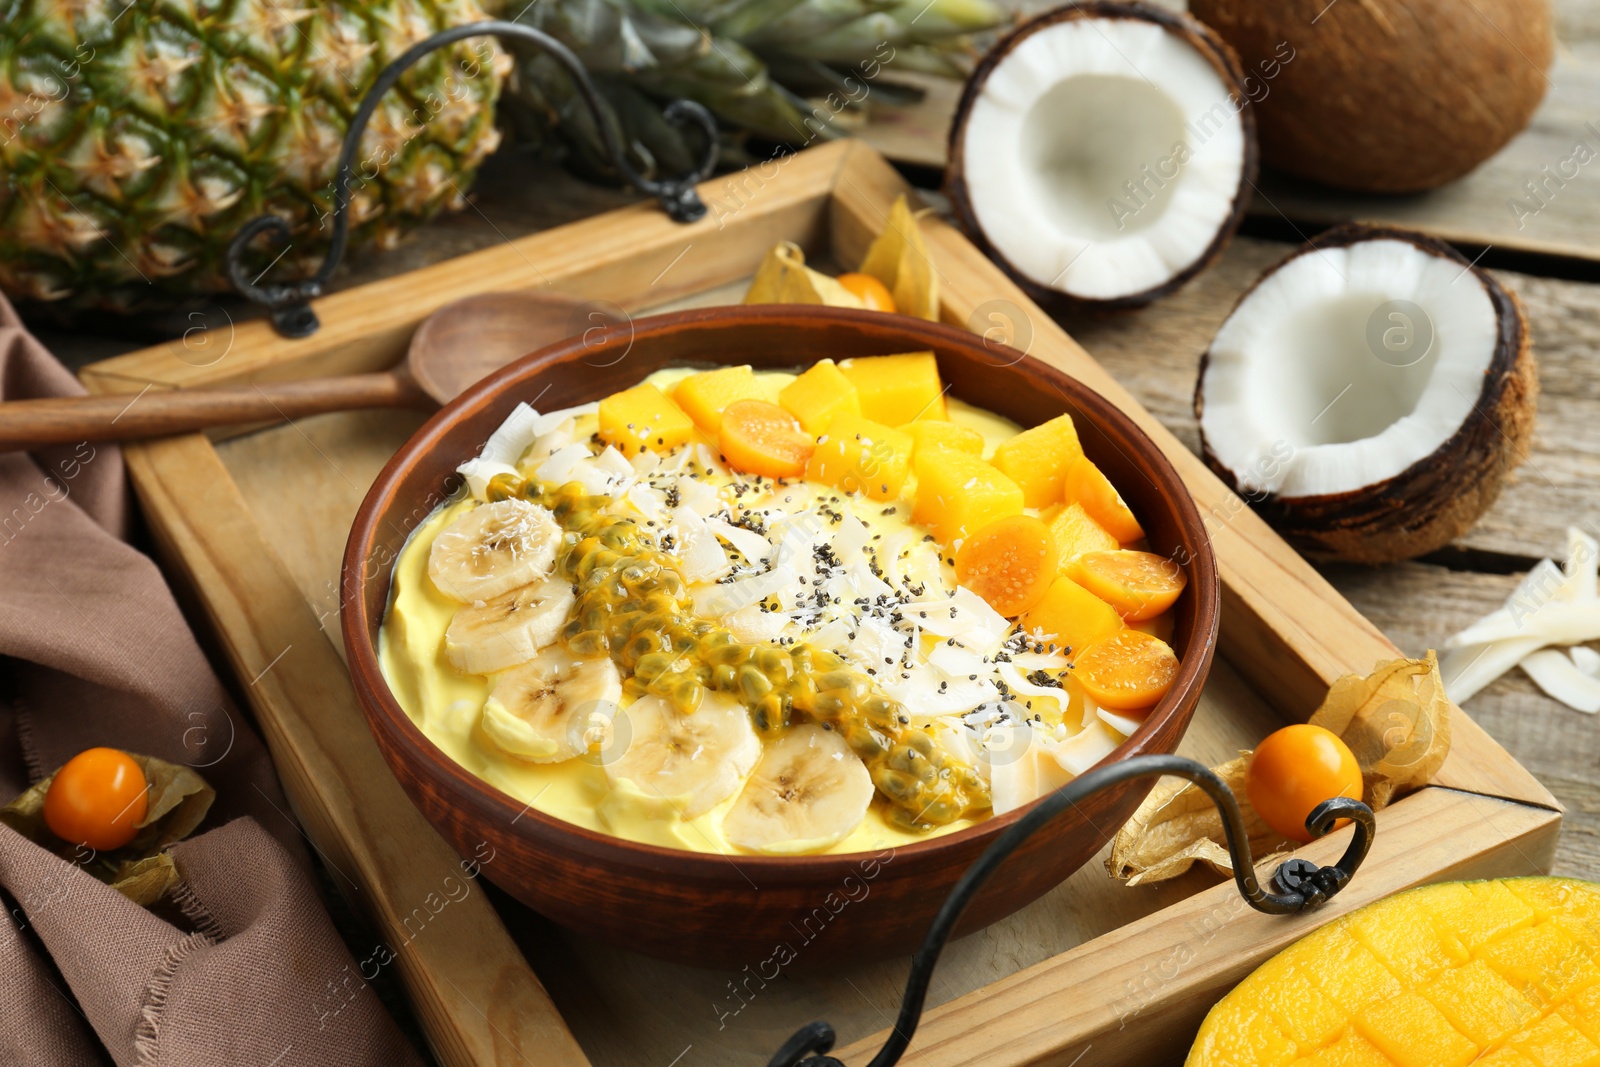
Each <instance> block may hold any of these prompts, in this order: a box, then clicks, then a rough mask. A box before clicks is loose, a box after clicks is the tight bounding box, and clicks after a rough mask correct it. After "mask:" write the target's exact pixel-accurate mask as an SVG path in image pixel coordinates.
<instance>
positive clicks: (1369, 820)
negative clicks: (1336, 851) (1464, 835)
mask: <svg viewBox="0 0 1600 1067" xmlns="http://www.w3.org/2000/svg"><path fill="white" fill-rule="evenodd" d="M1162 774H1171V775H1176V776H1177V777H1179V778H1187V779H1188V780H1189V781H1191V782H1193V783H1194V784H1195V785H1197V786H1199V787H1200V788H1201V789H1203V790H1205V793H1206V795H1207V796H1209V797H1210V798H1211V801H1212V803H1214V804H1216V806H1217V809H1218V810H1219V811H1221V812H1222V828H1223V832H1224V833H1225V834H1226V835H1227V839H1228V855H1229V856H1230V857H1231V858H1232V860H1233V880H1234V883H1235V884H1236V885H1237V886H1238V887H1239V892H1240V894H1241V895H1243V897H1244V899H1245V900H1246V901H1247V902H1248V903H1249V904H1250V906H1251V907H1252V908H1254V909H1256V910H1257V911H1261V912H1266V913H1267V914H1269V915H1294V914H1297V913H1299V912H1302V911H1307V910H1309V909H1311V908H1315V907H1318V906H1320V905H1322V904H1323V903H1325V902H1326V901H1327V900H1328V898H1329V897H1331V896H1333V895H1334V894H1335V893H1337V892H1339V890H1341V889H1343V888H1344V887H1345V885H1346V884H1347V883H1348V882H1349V881H1350V879H1351V877H1352V876H1354V874H1355V873H1356V868H1358V867H1360V866H1361V861H1362V860H1364V859H1366V856H1367V850H1368V849H1369V848H1371V847H1372V835H1373V833H1374V832H1375V830H1376V823H1375V820H1374V819H1373V817H1372V809H1371V808H1369V807H1367V806H1366V805H1365V804H1363V803H1362V802H1361V801H1359V800H1352V799H1350V798H1348V797H1335V798H1334V799H1332V800H1325V801H1323V802H1322V803H1321V804H1318V805H1317V806H1316V808H1315V809H1314V810H1313V811H1312V812H1311V814H1310V815H1309V816H1307V818H1306V829H1307V830H1309V831H1310V832H1311V835H1312V836H1313V837H1321V836H1322V835H1323V834H1325V833H1327V832H1328V831H1329V830H1331V829H1332V828H1333V825H1334V823H1335V822H1337V821H1338V820H1339V819H1349V820H1350V821H1351V822H1353V823H1354V824H1355V835H1354V837H1352V838H1351V841H1350V847H1349V848H1347V849H1345V851H1344V855H1343V856H1341V857H1340V858H1339V862H1338V863H1336V864H1335V865H1334V866H1332V867H1319V866H1317V865H1316V864H1315V863H1312V862H1311V861H1310V860H1305V859H1291V860H1287V861H1285V862H1284V863H1283V864H1281V865H1279V867H1278V869H1277V871H1276V872H1274V874H1273V881H1274V882H1275V883H1276V885H1277V888H1278V889H1280V890H1282V892H1273V891H1271V890H1268V889H1264V888H1262V886H1261V884H1260V883H1259V882H1257V881H1256V874H1255V865H1254V863H1253V862H1252V860H1251V856H1250V839H1249V835H1248V834H1247V833H1246V832H1245V828H1244V817H1243V816H1242V815H1240V813H1239V804H1238V802H1237V801H1236V800H1235V799H1234V796H1233V793H1232V791H1230V790H1229V789H1228V786H1227V784H1226V783H1225V782H1223V780H1222V779H1221V778H1218V777H1217V776H1216V775H1215V774H1213V773H1212V772H1211V770H1210V768H1208V767H1206V766H1204V765H1203V764H1199V763H1196V762H1195V761H1194V760H1191V759H1184V758H1183V757H1182V756H1133V757H1130V758H1128V759H1125V760H1121V761H1119V762H1117V763H1113V764H1111V765H1110V766H1109V767H1102V768H1100V769H1099V770H1093V771H1090V772H1088V773H1087V774H1084V775H1081V776H1079V777H1077V778H1074V779H1073V780H1072V781H1070V782H1068V783H1067V784H1066V785H1064V786H1062V787H1061V788H1060V789H1057V790H1056V791H1055V792H1054V793H1051V794H1050V795H1049V796H1047V797H1045V798H1044V799H1043V800H1041V801H1040V802H1039V803H1038V805H1037V806H1036V807H1034V809H1033V810H1032V811H1030V812H1028V813H1027V814H1026V815H1024V816H1023V817H1022V818H1021V819H1018V820H1017V822H1016V823H1015V824H1013V825H1012V826H1010V827H1009V828H1008V829H1007V830H1006V832H1005V833H1003V834H1001V835H1000V836H999V837H998V838H996V839H995V842H994V844H992V845H990V846H989V848H988V849H987V850H986V851H985V852H984V854H983V855H981V856H979V857H978V859H977V861H976V862H974V863H973V864H972V866H971V867H968V868H967V871H966V873H965V874H963V875H962V876H961V880H960V881H959V882H957V883H956V885H955V888H954V889H952V890H950V895H949V896H948V897H946V898H945V902H944V904H942V905H941V906H940V908H939V913H938V914H937V915H935V916H934V918H933V925H932V926H930V927H929V928H928V933H927V935H926V936H925V937H924V938H923V939H922V947H921V948H919V949H917V954H916V955H915V956H914V957H912V960H911V974H910V976H909V977H907V979H906V991H905V996H904V997H903V998H902V999H901V1001H900V1014H899V1016H898V1017H897V1018H896V1019H895V1023H894V1029H893V1030H892V1031H891V1032H890V1034H889V1040H888V1041H886V1042H884V1045H883V1048H881V1049H879V1050H878V1054H877V1055H876V1056H874V1057H873V1058H872V1062H871V1063H870V1064H869V1065H868V1067H891V1065H892V1064H894V1063H897V1062H898V1061H899V1059H900V1057H901V1055H902V1054H904V1052H905V1050H906V1046H908V1045H909V1044H911V1036H912V1035H913V1034H915V1033H916V1031H917V1022H918V1021H919V1020H920V1019H921V1018H922V1007H923V1003H924V1002H925V1001H926V999H927V996H928V983H929V982H931V981H932V980H933V968H934V966H935V964H937V963H938V962H939V953H940V952H941V951H943V949H944V946H945V942H946V941H948V940H950V932H951V930H953V929H954V928H955V925H956V920H958V919H960V918H961V913H962V911H964V910H965V909H966V906H967V905H968V904H969V903H970V902H971V901H972V898H973V897H974V896H976V895H977V892H978V890H979V889H980V888H982V886H983V884H984V883H985V882H986V881H988V880H989V876H990V875H992V874H994V872H995V870H996V869H997V868H999V866H1000V865H1001V864H1002V863H1004V862H1005V860H1006V858H1007V857H1008V856H1010V855H1011V853H1012V852H1014V851H1015V850H1016V848H1017V846H1018V845H1020V844H1022V842H1024V841H1026V840H1027V839H1028V838H1029V837H1031V836H1032V835H1033V834H1034V833H1035V832H1036V831H1037V830H1038V829H1039V828H1040V827H1042V826H1044V825H1046V824H1047V823H1049V822H1050V821H1051V820H1052V819H1054V818H1055V817H1056V816H1058V815H1060V814H1061V813H1062V812H1063V811H1065V810H1066V809H1068V808H1071V807H1074V806H1075V805H1077V804H1078V803H1079V802H1081V801H1083V800H1085V799H1087V798H1088V797H1089V796H1091V795H1092V794H1094V793H1098V792H1100V791H1101V790H1103V789H1108V788H1110V787H1111V786H1114V785H1118V784H1120V783H1122V782H1126V781H1129V780H1131V779H1134V778H1152V777H1155V776H1157V775H1162ZM833 1043H834V1032H833V1027H831V1026H829V1025H828V1024H827V1023H825V1022H815V1023H807V1024H806V1025H805V1026H802V1027H801V1028H800V1029H799V1030H796V1031H795V1032H794V1036H792V1037H790V1038H789V1040H788V1041H786V1042H784V1044H783V1047H782V1048H780V1049H779V1050H778V1053H777V1055H775V1056H773V1057H772V1059H771V1060H770V1061H769V1062H768V1067H844V1065H843V1064H841V1063H840V1062H839V1060H837V1059H835V1058H834V1057H832V1056H830V1055H828V1052H829V1051H830V1050H831V1049H832V1048H833Z"/></svg>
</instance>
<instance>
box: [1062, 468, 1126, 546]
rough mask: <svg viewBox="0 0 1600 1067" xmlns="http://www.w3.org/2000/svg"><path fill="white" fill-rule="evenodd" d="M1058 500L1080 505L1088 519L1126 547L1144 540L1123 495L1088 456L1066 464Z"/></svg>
mask: <svg viewBox="0 0 1600 1067" xmlns="http://www.w3.org/2000/svg"><path fill="white" fill-rule="evenodd" d="M1061 498H1062V499H1063V500H1065V501H1067V503H1069V504H1070V503H1072V502H1074V501H1076V502H1077V503H1079V504H1082V505H1083V510H1084V511H1087V512H1088V513H1089V517H1090V518H1092V519H1094V521H1095V522H1097V523H1099V524H1100V526H1101V528H1103V529H1104V530H1105V531H1106V532H1107V533H1109V534H1110V535H1111V536H1112V537H1115V538H1116V539H1117V540H1118V541H1120V542H1122V543H1123V544H1125V545H1126V544H1131V543H1133V542H1134V541H1137V540H1139V539H1140V538H1141V537H1143V536H1144V529H1143V528H1142V527H1141V526H1140V525H1139V520H1138V519H1137V518H1135V517H1134V514H1133V511H1132V510H1131V509H1129V507H1128V505H1127V503H1126V502H1125V501H1124V500H1123V499H1122V494H1121V493H1119V492H1117V487H1116V486H1114V485H1112V484H1111V479H1109V478H1107V477H1106V476H1105V473H1104V472H1103V471H1101V469H1100V468H1099V467H1097V466H1095V465H1094V463H1093V461H1091V460H1090V459H1089V458H1088V457H1087V456H1079V457H1077V458H1076V459H1074V460H1073V461H1072V462H1071V463H1069V464H1067V472H1066V475H1065V476H1064V477H1063V478H1062V480H1061Z"/></svg>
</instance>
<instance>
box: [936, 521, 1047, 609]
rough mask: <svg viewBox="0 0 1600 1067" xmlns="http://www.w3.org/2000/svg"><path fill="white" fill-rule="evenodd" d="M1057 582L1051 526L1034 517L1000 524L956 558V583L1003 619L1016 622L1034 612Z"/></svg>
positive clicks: (976, 538)
mask: <svg viewBox="0 0 1600 1067" xmlns="http://www.w3.org/2000/svg"><path fill="white" fill-rule="evenodd" d="M1055 579H1056V546H1055V541H1054V540H1053V539H1052V538H1051V536H1050V527H1049V526H1047V525H1045V523H1044V521H1043V520H1041V519H1036V518H1034V517H1033V516H1032V515H1008V516H1006V517H1005V518H1003V519H996V520H995V521H994V522H991V523H990V524H989V525H987V526H985V527H983V528H982V529H980V530H979V531H978V532H977V533H975V534H973V535H972V536H971V537H969V538H967V540H966V541H965V542H964V543H963V544H962V545H961V550H960V551H959V552H957V553H956V580H957V581H959V582H960V583H961V584H962V585H964V586H966V587H967V588H968V589H970V590H972V591H973V592H974V593H977V594H978V595H979V596H981V597H983V599H984V600H986V601H988V602H989V606H990V607H992V608H994V610H996V611H998V612H999V613H1000V614H1002V615H1006V616H1011V617H1015V616H1018V615H1021V614H1022V613H1023V612H1025V611H1027V610H1028V609H1029V608H1031V607H1033V606H1034V605H1035V604H1037V603H1038V602H1039V601H1040V600H1042V599H1044V595H1045V593H1047V592H1049V590H1050V585H1051V583H1052V582H1054V581H1055Z"/></svg>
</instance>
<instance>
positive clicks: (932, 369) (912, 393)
mask: <svg viewBox="0 0 1600 1067" xmlns="http://www.w3.org/2000/svg"><path fill="white" fill-rule="evenodd" d="M839 369H840V370H841V371H843V372H844V376H845V377H846V378H849V379H850V381H852V382H853V383H855V387H856V391H857V392H858V393H859V394H860V395H861V414H863V415H865V416H866V417H867V418H869V419H872V420H874V421H875V422H881V423H883V424H884V425H885V426H904V425H905V424H906V423H908V422H913V421H915V420H917V419H945V418H948V417H949V416H948V414H947V413H946V411H945V403H944V382H943V381H941V380H940V379H939V364H938V363H937V362H936V361H935V360H934V358H933V353H932V352H908V353H906V354H904V355H899V356H863V357H860V358H857V359H847V360H845V361H844V362H843V363H841V364H839Z"/></svg>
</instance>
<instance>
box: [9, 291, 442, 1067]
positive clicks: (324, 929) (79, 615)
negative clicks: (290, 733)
mask: <svg viewBox="0 0 1600 1067" xmlns="http://www.w3.org/2000/svg"><path fill="white" fill-rule="evenodd" d="M82 392H83V390H82V388H81V387H80V386H79V385H78V383H77V382H76V381H75V380H74V379H73V377H72V375H71V374H69V373H68V372H67V370H66V369H65V368H64V367H62V366H61V364H60V363H58V362H56V360H55V359H54V358H53V357H52V356H51V355H50V354H49V353H48V352H47V351H45V349H44V348H43V346H41V345H40V344H39V343H38V342H37V341H36V340H34V339H33V338H32V337H31V336H29V335H28V333H27V332H26V331H25V330H24V329H23V328H22V326H21V324H20V323H19V321H18V319H17V317H16V314H15V312H14V311H13V310H12V309H11V306H10V305H9V304H8V303H6V302H5V300H4V298H3V297H0V398H4V399H7V400H15V399H23V398H27V397H35V396H63V395H71V394H79V393H82ZM128 508H129V501H128V492H127V488H126V485H125V483H124V480H123V468H122V457H121V454H120V453H119V452H118V450H117V449H116V448H113V447H110V446H107V445H99V444H88V443H84V444H78V445H64V446H58V447H54V448H49V449H41V450H39V451H37V452H35V453H33V454H31V455H24V454H20V453H12V454H0V804H4V803H6V802H7V801H9V800H11V799H12V798H13V797H15V796H17V795H18V794H19V793H21V792H23V791H24V790H25V789H26V788H27V787H28V786H29V785H30V784H31V783H32V782H35V781H37V780H38V779H39V778H41V777H43V776H44V775H46V774H49V773H50V772H52V771H53V770H54V769H55V768H57V767H59V766H60V765H61V764H62V763H65V762H66V761H67V760H68V759H70V758H71V757H72V756H74V755H76V754H77V753H78V752H80V751H81V750H83V749H85V748H90V747H93V746H95V745H109V746H111V747H114V748H121V749H126V750H128V751H131V752H139V753H143V754H145V755H150V756H156V757H159V758H161V759H165V760H168V761H170V762H173V763H179V764H187V765H189V766H191V767H194V768H195V769H196V770H198V771H199V773H200V774H202V775H203V776H204V777H205V778H206V780H207V781H209V782H210V783H211V785H212V786H213V787H214V788H215V789H216V791H217V801H216V804H215V806H214V807H213V808H212V811H211V815H210V817H209V818H208V819H207V820H206V823H205V826H204V828H203V829H204V831H205V832H202V833H200V834H198V835H197V836H195V837H193V838H191V839H189V840H187V841H183V842H180V843H178V844H177V845H175V846H173V848H172V849H171V854H172V857H173V859H174V862H175V863H176V866H177V869H178V872H179V874H180V876H181V877H182V879H183V880H182V882H181V883H180V884H179V886H178V887H177V889H176V890H175V891H174V893H173V897H174V899H175V902H176V903H177V905H178V906H179V908H180V909H181V911H182V913H183V914H184V915H185V916H187V918H188V925H187V929H180V928H179V927H178V926H176V925H174V924H173V923H170V922H168V921H166V920H165V919H162V918H160V917H158V916H157V915H156V914H155V913H153V912H151V911H147V910H146V909H144V908H142V907H139V906H138V905H136V904H134V903H133V902H131V901H130V900H128V899H127V898H125V897H123V896H122V895H121V894H120V893H118V892H117V891H116V890H114V889H112V888H110V887H109V886H107V885H105V884H103V883H101V882H99V881H97V880H96V879H95V878H94V877H92V876H91V875H89V874H88V873H86V872H85V871H83V870H82V869H80V868H79V867H76V866H74V865H73V864H72V863H69V862H67V861H65V860H62V859H59V858H57V857H56V856H55V855H53V854H52V853H51V852H49V851H48V850H46V849H44V848H41V847H39V846H38V845H35V844H33V843H31V842H29V841H28V840H26V839H25V838H23V837H22V836H20V835H19V834H17V833H16V832H14V831H13V830H11V829H10V828H8V827H5V826H0V903H3V904H4V906H5V909H6V918H7V920H8V921H7V922H6V923H5V924H4V928H3V929H0V1065H3V1067H11V1065H18V1067H21V1065H26V1067H57V1065H62V1067H66V1065H71V1067H77V1065H80V1064H96V1065H100V1064H104V1063H106V1062H107V1061H108V1054H109V1059H110V1061H112V1062H115V1063H116V1064H118V1065H119V1067H122V1065H130V1064H131V1065H138V1067H145V1065H157V1064H159V1065H162V1067H216V1065H220V1064H257V1065H261V1067H298V1065H305V1067H327V1065H334V1064H338V1065H345V1064H350V1065H360V1064H382V1065H383V1067H412V1065H416V1064H418V1063H419V1060H418V1057H417V1055H416V1053H415V1052H414V1050H413V1049H412V1048H411V1047H410V1045H409V1044H408V1043H407V1042H406V1041H405V1039H404V1038H403V1037H402V1036H401V1034H400V1032H399V1030H398V1028H397V1027H396V1026H395V1024H394V1021H393V1020H392V1019H390V1018H389V1017H388V1015H386V1014H385V1013H384V1011H383V1008H382V1007H381V1005H380V1004H379V1003H378V1000H377V997H376V996H375V995H374V993H373V992H372V990H371V989H370V988H368V987H367V985H366V983H365V982H364V981H363V980H362V976H361V974H360V973H359V971H358V969H357V967H356V965H355V962H354V960H353V959H352V958H351V956H350V953H349V952H348V951H347V950H346V948H345V946H344V943H343V942H342V941H341V940H340V939H339V937H338V935H337V933H336V932H335V931H334V929H333V926H332V924H331V922H330V921H329V919H328V915H327V912H326V911H325V910H324V909H323V906H322V903H321V901H320V900H319V899H318V897H317V894H316V890H315V889H314V887H313V884H312V880H311V873H310V870H309V868H308V866H307V861H306V856H305V852H304V848H303V845H302V842H301V839H300V831H299V828H298V826H297V825H296V824H295V823H294V822H293V820H292V818H291V816H290V815H289V814H288V811H289V805H288V803H287V801H286V800H285V799H284V797H283V793H282V791H281V790H280V789H279V787H278V781H277V778H276V776H275V775H274V773H273V770H272V764H271V761H270V760H269V759H268V757H267V753H266V749H265V748H264V747H263V746H262V744H261V742H260V741H259V740H258V739H257V738H256V736H255V734H254V733H253V732H252V730H251V728H250V726H249V724H248V722H247V721H246V720H245V719H244V717H243V716H242V715H241V714H240V713H239V711H238V710H237V709H236V708H234V707H233V705H232V702H231V701H230V700H229V698H228V695H227V693H226V692H225V691H224V690H223V688H222V686H221V684H220V683H219V682H218V681H217V678H216V676H215V675H214V674H213V673H212V671H211V668H210V667H209V665H208V664H207V662H206V659H205V657H204V656H203V655H202V653H201V651H200V648H199V646H198V645H196V643H195V640H194V636H193V635H192V634H191V633H190V632H189V630H188V627H187V626H186V625H185V623H184V621H183V617H182V615H180V614H179V611H178V607H177V604H176V603H175V602H174V600H173V598H172V594H171V592H170V591H169V590H168V589H167V587H166V584H165V583H164V582H163V580H162V577H161V574H160V572H159V571H158V570H157V569H156V566H155V564H154V563H152V562H151V561H150V560H149V559H148V558H146V557H145V556H143V555H141V554H140V553H139V552H138V551H136V550H135V549H133V548H132V547H131V546H129V545H128V544H126V543H125V542H124V541H123V540H122V537H123V536H124V534H125V530H126V527H127V521H128ZM368 977H370V975H369V976H368Z"/></svg>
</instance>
